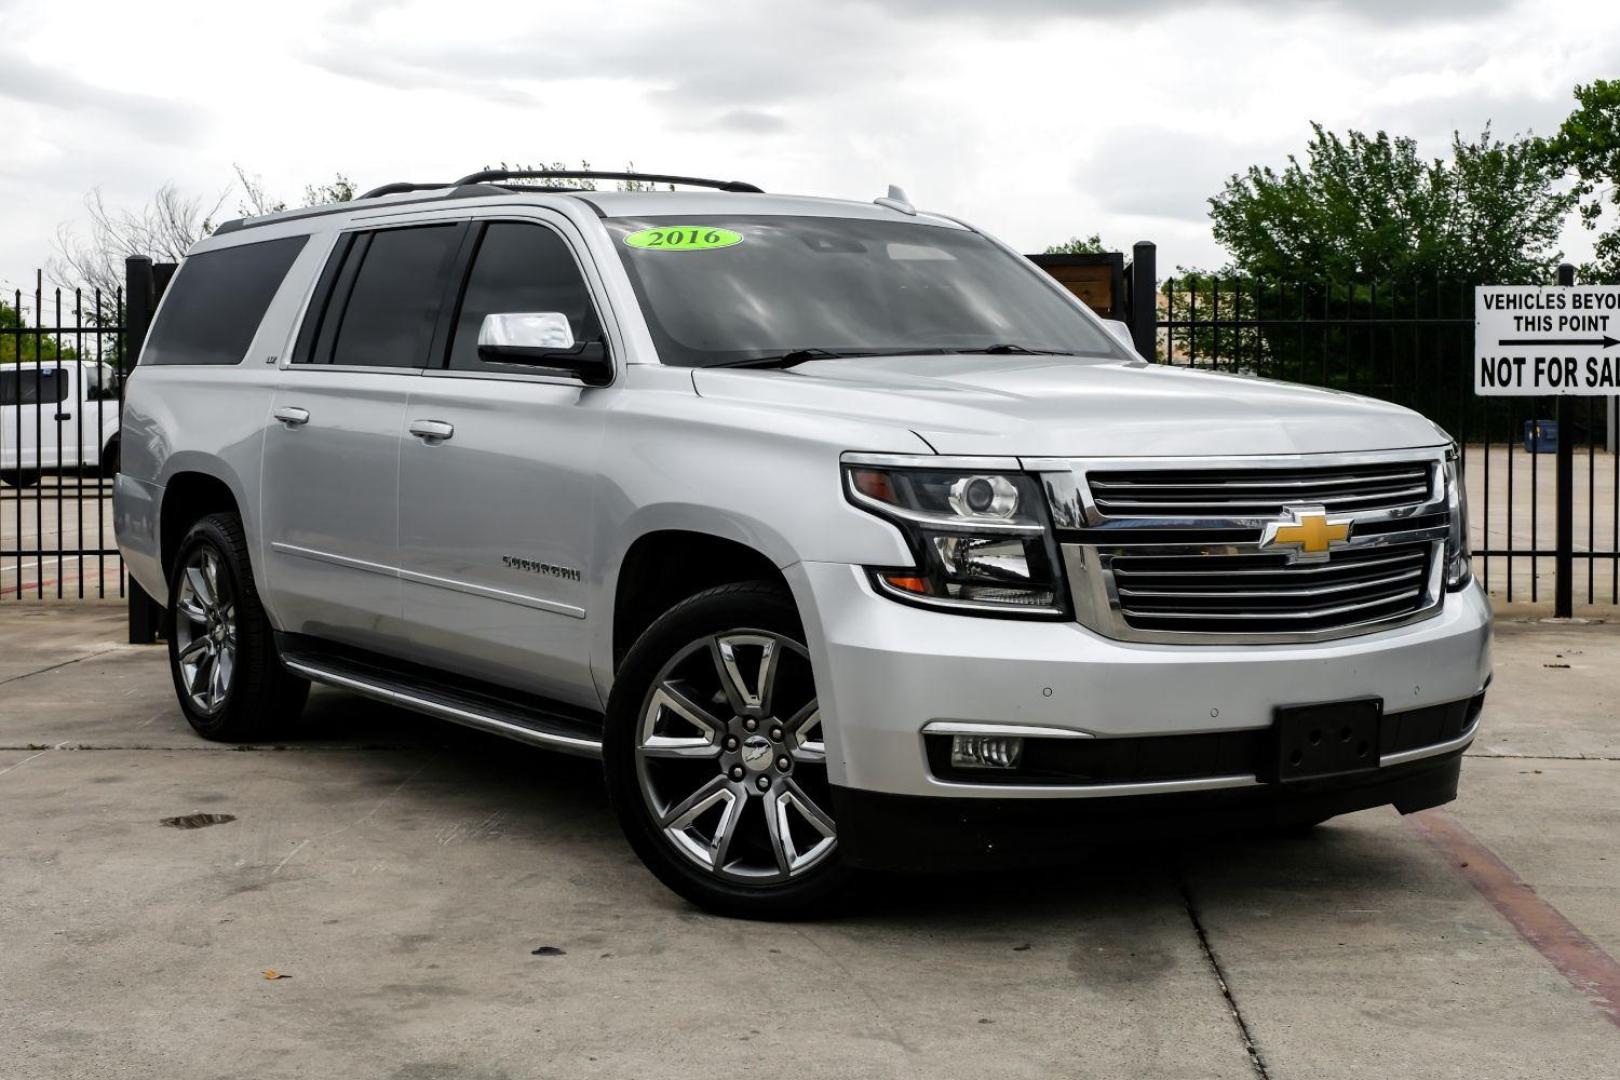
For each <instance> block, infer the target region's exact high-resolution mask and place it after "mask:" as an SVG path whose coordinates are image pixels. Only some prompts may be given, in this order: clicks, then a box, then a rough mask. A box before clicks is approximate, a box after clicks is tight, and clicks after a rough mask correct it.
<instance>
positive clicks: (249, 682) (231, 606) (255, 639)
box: [169, 514, 309, 742]
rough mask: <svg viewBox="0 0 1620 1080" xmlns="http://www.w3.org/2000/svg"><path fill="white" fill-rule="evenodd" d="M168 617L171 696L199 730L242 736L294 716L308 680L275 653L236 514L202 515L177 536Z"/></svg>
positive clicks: (257, 734)
mask: <svg viewBox="0 0 1620 1080" xmlns="http://www.w3.org/2000/svg"><path fill="white" fill-rule="evenodd" d="M169 619H170V622H169V625H170V627H171V628H172V629H171V630H170V632H169V669H170V674H171V675H172V676H173V677H174V689H175V694H176V696H178V697H179V699H180V709H181V711H182V712H184V713H185V715H186V719H187V720H188V721H189V722H190V723H191V726H192V727H193V728H195V729H196V731H197V733H198V734H199V735H202V736H204V737H205V738H209V739H218V740H223V741H227V742H243V741H248V740H252V739H258V738H263V737H265V736H267V735H270V734H273V733H274V732H275V731H276V729H278V728H280V727H283V726H285V725H286V724H290V723H291V722H292V721H293V720H295V719H297V717H298V714H299V713H300V712H301V711H302V710H303V707H304V700H305V698H306V697H308V695H309V683H308V682H306V681H304V680H303V679H300V678H298V677H296V676H294V675H292V674H290V673H289V672H288V671H287V670H286V669H284V668H283V667H282V666H281V661H280V660H279V659H278V658H277V657H276V649H275V641H274V638H273V636H272V633H271V629H270V622H269V620H268V619H267V618H266V617H265V614H264V608H263V606H262V605H261V604H260V603H259V594H258V590H257V589H256V588H255V587H254V584H253V572H252V568H251V566H250V565H249V563H248V557H247V543H246V541H245V540H244V539H243V535H242V521H241V519H240V518H238V517H237V516H236V515H235V514H210V515H208V516H207V517H205V518H203V519H202V520H201V521H199V522H197V523H196V524H195V525H193V526H192V527H191V529H190V531H189V532H187V533H186V536H185V539H183V540H182V541H181V542H180V551H179V554H178V555H176V557H175V561H174V569H173V570H172V572H171V573H170V576H169Z"/></svg>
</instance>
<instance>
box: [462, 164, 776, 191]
mask: <svg viewBox="0 0 1620 1080" xmlns="http://www.w3.org/2000/svg"><path fill="white" fill-rule="evenodd" d="M546 178H554V179H558V180H640V181H643V182H644V183H649V184H686V185H688V186H690V187H707V188H717V189H719V190H720V191H746V192H752V193H753V194H756V195H762V194H764V192H765V189H764V188H761V187H757V186H755V185H754V184H750V183H747V182H746V181H743V180H706V179H704V178H703V177H701V176H669V175H666V174H664V173H637V172H595V171H593V170H590V169H485V170H484V171H482V172H475V173H470V174H468V175H467V176H463V177H462V178H461V179H460V180H457V181H456V184H457V185H458V186H459V185H461V184H487V183H493V182H498V181H501V180H540V179H546Z"/></svg>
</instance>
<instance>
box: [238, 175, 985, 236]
mask: <svg viewBox="0 0 1620 1080" xmlns="http://www.w3.org/2000/svg"><path fill="white" fill-rule="evenodd" d="M531 198H532V199H533V200H535V201H536V202H546V203H554V202H555V201H556V200H557V199H559V198H567V199H577V200H579V201H580V202H584V203H586V204H588V205H589V206H591V207H592V209H593V210H594V211H595V212H597V213H598V214H600V215H602V216H604V217H665V216H680V215H692V216H709V217H719V216H721V215H725V216H735V215H738V214H772V215H780V216H786V217H843V218H867V219H874V220H889V221H904V220H910V221H916V222H921V223H923V224H928V225H938V226H944V227H948V228H962V227H963V226H961V225H960V223H958V222H956V221H953V220H952V219H950V218H947V217H941V216H938V215H933V214H925V213H918V214H917V215H915V216H911V215H907V214H903V213H901V212H900V211H898V210H895V209H892V208H890V207H885V206H878V205H875V204H874V203H869V202H856V201H854V200H846V199H829V198H819V197H815V196H809V195H767V194H754V193H750V192H732V191H583V190H578V189H569V188H538V187H525V186H522V185H519V184H512V185H495V184H465V185H461V186H459V187H458V186H450V185H447V186H445V187H442V188H427V189H423V190H418V191H410V192H400V193H397V194H390V195H380V196H377V197H375V198H370V199H356V200H355V201H353V202H346V203H331V204H329V205H326V206H312V207H305V208H302V209H298V210H284V211H282V212H280V213H276V214H265V215H264V216H262V217H255V218H245V219H237V220H234V221H227V222H225V223H223V224H221V225H220V226H219V228H218V229H216V230H214V234H213V235H215V236H226V235H229V234H231V233H234V232H237V231H239V230H242V229H249V228H259V227H261V226H265V225H273V224H278V223H281V222H290V221H297V220H300V219H304V218H314V217H325V216H328V215H331V214H344V213H355V212H360V211H366V210H386V209H389V208H391V207H395V206H409V205H420V204H423V203H450V202H457V203H459V202H463V201H466V202H483V201H484V200H490V199H499V200H501V201H502V202H506V203H511V202H513V201H524V200H526V199H531Z"/></svg>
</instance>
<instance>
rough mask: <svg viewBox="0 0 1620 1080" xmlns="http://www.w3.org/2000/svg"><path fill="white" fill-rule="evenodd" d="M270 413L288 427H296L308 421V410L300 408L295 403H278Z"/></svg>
mask: <svg viewBox="0 0 1620 1080" xmlns="http://www.w3.org/2000/svg"><path fill="white" fill-rule="evenodd" d="M270 415H271V416H274V417H275V418H276V419H277V420H280V421H281V422H282V423H283V424H286V425H287V426H288V427H297V426H298V425H300V424H307V423H309V410H308V409H300V408H299V407H298V406H296V405H278V406H277V407H276V408H275V409H274V410H273V411H272V412H271V413H270Z"/></svg>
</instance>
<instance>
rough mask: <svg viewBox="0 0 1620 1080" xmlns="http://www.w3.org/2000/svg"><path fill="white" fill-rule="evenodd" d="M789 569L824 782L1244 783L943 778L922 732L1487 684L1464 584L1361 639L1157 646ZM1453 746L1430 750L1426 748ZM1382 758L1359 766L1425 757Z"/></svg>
mask: <svg viewBox="0 0 1620 1080" xmlns="http://www.w3.org/2000/svg"><path fill="white" fill-rule="evenodd" d="M787 573H788V577H789V581H790V584H791V585H792V586H793V589H794V593H795V596H796V598H797V599H798V601H799V606H800V609H801V611H803V612H804V615H805V630H806V635H807V638H808V642H809V646H810V650H811V656H812V659H813V661H814V664H815V667H816V677H817V680H816V681H817V688H818V692H819V695H820V700H821V708H822V719H823V730H824V731H825V733H826V739H827V749H828V768H829V773H830V777H831V780H832V782H833V783H834V784H835V785H836V786H838V787H840V788H843V789H847V790H848V791H851V792H868V793H882V794H888V795H901V796H916V797H924V798H932V799H950V800H975V799H986V800H994V801H996V802H1000V803H1007V802H1014V801H1019V800H1041V801H1042V802H1043V803H1044V802H1048V801H1051V800H1064V801H1076V800H1083V799H1096V798H1105V799H1108V800H1110V801H1112V800H1114V799H1117V798H1120V797H1128V796H1137V795H1144V796H1152V797H1153V798H1155V799H1158V798H1165V797H1168V796H1170V795H1174V794H1178V793H1189V792H1198V791H1206V792H1207V791H1211V790H1224V789H1234V790H1236V789H1242V788H1252V787H1254V785H1255V783H1256V782H1255V779H1254V777H1253V776H1234V775H1224V776H1223V775H1220V774H1219V772H1218V771H1216V770H1214V769H1213V767H1212V771H1211V774H1210V775H1209V776H1206V777H1203V778H1182V779H1177V780H1172V781H1157V780H1154V781H1144V782H1140V783H1124V784H1119V783H1108V784H1073V785H1065V784H1056V785H1054V784H1040V785H1034V784H1031V785H1008V784H971V783H960V782H954V781H947V780H941V779H939V778H938V777H936V776H934V775H933V774H932V772H931V771H930V769H929V765H928V761H927V755H926V751H925V746H924V740H923V735H922V729H923V727H924V726H925V725H927V724H929V723H931V722H936V721H939V722H952V721H955V722H969V723H983V724H1002V725H1021V726H1038V727H1046V728H1057V729H1062V730H1065V731H1070V732H1075V733H1079V734H1080V735H1081V736H1082V737H1091V738H1096V739H1107V738H1111V737H1122V736H1136V737H1141V736H1157V735H1188V734H1196V733H1205V732H1225V731H1248V730H1254V729H1260V728H1265V727H1267V726H1269V725H1270V724H1271V722H1272V715H1273V710H1274V709H1275V708H1276V707H1277V706H1279V705H1291V704H1301V703H1309V702H1321V701H1334V700H1341V699H1343V700H1347V699H1351V698H1361V697H1368V696H1377V697H1381V698H1382V699H1383V700H1384V708H1385V712H1386V713H1404V712H1408V711H1411V710H1418V709H1423V708H1426V707H1430V706H1438V705H1443V704H1446V703H1449V702H1457V701H1463V700H1466V699H1469V698H1472V697H1474V696H1475V695H1477V694H1478V693H1479V692H1480V691H1481V690H1482V689H1483V688H1484V686H1485V684H1486V682H1487V680H1488V679H1489V677H1490V633H1491V612H1490V605H1489V603H1488V602H1487V601H1486V599H1485V596H1484V593H1483V592H1482V591H1481V590H1480V589H1479V588H1478V587H1477V586H1469V587H1468V588H1466V589H1464V590H1462V591H1460V592H1456V593H1451V594H1449V595H1447V596H1446V598H1445V604H1444V607H1443V609H1442V610H1441V612H1440V613H1439V614H1438V615H1436V616H1434V617H1433V618H1430V619H1426V620H1424V621H1422V622H1417V623H1412V624H1410V625H1407V626H1402V627H1399V628H1396V629H1392V630H1387V631H1383V632H1381V633H1376V634H1368V635H1365V636H1362V637H1354V638H1345V639H1341V640H1337V641H1328V642H1318V643H1312V644H1295V645H1160V644H1149V643H1142V642H1123V641H1115V640H1112V639H1108V638H1104V637H1101V636H1100V635H1098V634H1095V633H1093V632H1091V631H1089V630H1087V629H1085V628H1084V627H1082V626H1080V625H1078V624H1076V623H1064V622H1035V621H1022V620H1014V619H1005V620H992V619H982V618H973V617H970V616H964V615H952V614H945V613H940V612H934V611H926V610H922V609H918V608H913V607H909V606H906V605H903V604H898V603H895V602H894V601H892V600H889V599H887V598H885V597H881V596H879V595H877V594H876V593H875V592H874V591H873V590H872V588H871V586H870V584H869V583H868V581H867V580H866V577H865V575H864V574H863V572H862V571H861V570H860V568H858V567H854V566H849V565H846V564H834V563H799V564H797V565H795V566H793V567H790V568H789V569H788V571H787ZM1463 745H1466V743H1465V742H1464V743H1463ZM1461 749H1462V746H1461V745H1457V746H1445V747H1440V746H1437V747H1435V748H1433V750H1432V754H1431V755H1430V756H1432V757H1438V756H1440V755H1443V754H1445V753H1448V752H1460V750H1461ZM1393 757H1395V758H1396V759H1395V760H1392V759H1391V757H1385V758H1384V759H1383V765H1384V766H1385V768H1384V769H1381V770H1380V771H1379V773H1376V774H1372V775H1375V776H1378V775H1383V773H1384V772H1387V771H1388V769H1389V768H1390V767H1393V766H1397V765H1399V766H1402V767H1404V766H1405V765H1406V764H1409V763H1410V764H1418V763H1419V762H1421V761H1422V760H1423V758H1421V757H1419V758H1414V756H1412V755H1408V754H1402V755H1395V756H1393ZM1294 787H1295V786H1294V785H1288V790H1294ZM1448 797H1449V796H1448ZM1385 801H1392V800H1385ZM1369 805H1374V804H1369ZM843 831H844V830H842V829H841V832H843Z"/></svg>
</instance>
